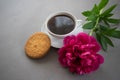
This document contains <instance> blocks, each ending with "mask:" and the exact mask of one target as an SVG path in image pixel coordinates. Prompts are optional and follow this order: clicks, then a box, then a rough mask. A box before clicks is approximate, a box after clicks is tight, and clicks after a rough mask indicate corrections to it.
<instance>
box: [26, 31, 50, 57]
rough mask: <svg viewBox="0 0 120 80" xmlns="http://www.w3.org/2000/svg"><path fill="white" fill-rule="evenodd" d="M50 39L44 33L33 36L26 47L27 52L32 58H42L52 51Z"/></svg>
mask: <svg viewBox="0 0 120 80" xmlns="http://www.w3.org/2000/svg"><path fill="white" fill-rule="evenodd" d="M50 45H51V42H50V38H49V37H48V35H47V34H45V33H43V32H37V33H35V34H33V35H32V36H31V37H30V38H29V39H28V41H27V42H26V45H25V52H26V54H27V55H28V56H29V57H30V58H34V59H36V58H42V57H43V56H44V55H46V54H47V51H48V50H49V49H50Z"/></svg>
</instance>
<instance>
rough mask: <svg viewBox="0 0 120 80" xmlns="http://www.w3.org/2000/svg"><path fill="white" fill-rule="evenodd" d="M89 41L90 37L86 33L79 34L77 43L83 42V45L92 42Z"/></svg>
mask: <svg viewBox="0 0 120 80" xmlns="http://www.w3.org/2000/svg"><path fill="white" fill-rule="evenodd" d="M89 39H90V37H89V35H88V34H86V33H84V32H82V33H79V34H78V35H77V41H78V42H81V43H82V44H87V43H89V41H90V40H89Z"/></svg>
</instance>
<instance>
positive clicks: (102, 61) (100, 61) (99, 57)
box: [97, 54, 104, 64]
mask: <svg viewBox="0 0 120 80" xmlns="http://www.w3.org/2000/svg"><path fill="white" fill-rule="evenodd" d="M97 57H98V60H99V63H100V64H102V63H104V58H103V56H101V55H100V54H97Z"/></svg>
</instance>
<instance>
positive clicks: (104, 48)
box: [100, 36, 107, 51]
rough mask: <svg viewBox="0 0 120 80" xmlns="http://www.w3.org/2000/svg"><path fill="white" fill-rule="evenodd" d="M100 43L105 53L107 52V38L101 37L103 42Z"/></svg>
mask: <svg viewBox="0 0 120 80" xmlns="http://www.w3.org/2000/svg"><path fill="white" fill-rule="evenodd" d="M100 41H101V45H102V49H103V50H104V51H106V50H107V42H106V40H105V38H104V37H103V36H101V40H100Z"/></svg>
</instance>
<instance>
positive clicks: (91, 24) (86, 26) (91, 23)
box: [83, 22, 95, 29]
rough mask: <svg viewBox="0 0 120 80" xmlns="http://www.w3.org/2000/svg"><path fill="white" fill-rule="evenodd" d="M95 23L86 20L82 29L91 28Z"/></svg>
mask: <svg viewBox="0 0 120 80" xmlns="http://www.w3.org/2000/svg"><path fill="white" fill-rule="evenodd" d="M94 25H95V23H94V22H88V23H86V24H85V25H83V28H84V29H92V28H94Z"/></svg>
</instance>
